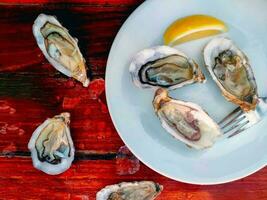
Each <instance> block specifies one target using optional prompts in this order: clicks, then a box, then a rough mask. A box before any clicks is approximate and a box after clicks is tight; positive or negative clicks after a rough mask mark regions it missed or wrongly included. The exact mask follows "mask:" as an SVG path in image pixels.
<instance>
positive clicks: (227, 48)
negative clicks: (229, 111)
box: [204, 38, 258, 111]
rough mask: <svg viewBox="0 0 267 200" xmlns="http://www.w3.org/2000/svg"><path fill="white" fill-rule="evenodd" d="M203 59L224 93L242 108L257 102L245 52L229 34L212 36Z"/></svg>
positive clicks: (229, 99) (254, 85)
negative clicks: (225, 36) (217, 36)
mask: <svg viewBox="0 0 267 200" xmlns="http://www.w3.org/2000/svg"><path fill="white" fill-rule="evenodd" d="M204 60H205V63H206V66H207V69H208V71H209V73H210V74H211V76H212V78H213V80H214V81H215V82H216V84H217V85H218V86H219V88H220V90H221V91H222V94H223V96H224V97H225V98H226V99H227V100H228V101H230V102H232V103H235V104H237V105H239V106H240V107H241V108H242V109H243V110H244V111H251V110H254V109H255V107H256V104H257V102H258V93H257V85H256V81H255V78H254V75H253V71H252V68H251V66H250V64H249V60H248V58H247V56H246V55H245V54H244V53H243V52H242V51H241V50H240V49H239V48H238V47H237V46H236V45H235V44H234V43H233V42H232V41H231V40H230V39H228V38H215V39H213V40H211V41H210V42H209V43H208V44H207V46H206V47H205V48H204Z"/></svg>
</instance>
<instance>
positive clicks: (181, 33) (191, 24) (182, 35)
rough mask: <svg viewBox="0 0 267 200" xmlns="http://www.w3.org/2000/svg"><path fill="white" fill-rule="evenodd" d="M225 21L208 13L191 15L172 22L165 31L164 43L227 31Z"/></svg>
mask: <svg viewBox="0 0 267 200" xmlns="http://www.w3.org/2000/svg"><path fill="white" fill-rule="evenodd" d="M227 30H228V28H227V26H226V25H225V23H224V22H223V21H221V20H219V19H217V18H215V17H212V16H208V15H192V16H188V17H184V18H181V19H178V20H176V21H175V22H173V23H172V24H171V25H170V26H169V27H168V28H167V30H166V31H165V33H164V36H163V39H164V44H165V45H171V46H174V45H178V44H181V43H184V42H189V41H191V40H196V39H200V38H203V37H208V36H212V35H216V34H220V33H224V32H227Z"/></svg>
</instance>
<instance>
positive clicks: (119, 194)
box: [96, 181, 163, 200]
mask: <svg viewBox="0 0 267 200" xmlns="http://www.w3.org/2000/svg"><path fill="white" fill-rule="evenodd" d="M162 190H163V186H161V185H159V184H158V183H154V182H152V181H140V182H132V183H131V182H129V183H126V182H123V183H120V184H116V185H109V186H106V187H105V188H103V189H102V190H100V191H99V192H98V193H97V194H96V200H153V199H155V198H156V197H157V196H158V195H159V194H160V193H161V191H162Z"/></svg>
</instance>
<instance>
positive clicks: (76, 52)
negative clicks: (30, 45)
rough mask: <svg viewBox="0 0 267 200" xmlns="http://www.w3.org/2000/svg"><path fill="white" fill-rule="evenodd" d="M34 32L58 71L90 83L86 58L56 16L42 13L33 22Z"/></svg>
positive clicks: (42, 48)
mask: <svg viewBox="0 0 267 200" xmlns="http://www.w3.org/2000/svg"><path fill="white" fill-rule="evenodd" d="M33 34H34V36H35V39H36V41H37V44H38V46H39V48H40V49H41V50H42V52H43V54H44V55H45V57H46V59H47V60H48V61H49V62H50V63H51V65H53V67H55V68H56V69H57V70H58V71H60V72H61V73H63V74H65V75H66V76H68V77H73V78H75V79H76V80H78V81H80V82H81V83H82V84H83V86H84V87H87V86H88V85H89V79H88V78H87V74H86V66H85V59H84V58H83V56H82V54H81V52H80V49H79V47H78V44H77V42H78V40H77V39H76V38H73V37H72V36H71V35H70V34H69V32H68V30H67V29H66V28H64V27H63V26H62V25H61V24H60V23H59V22H58V21H57V19H56V18H55V17H54V16H49V15H45V14H40V15H39V16H38V17H37V19H36V20H35V22H34V24H33Z"/></svg>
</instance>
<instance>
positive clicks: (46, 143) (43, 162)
mask: <svg viewBox="0 0 267 200" xmlns="http://www.w3.org/2000/svg"><path fill="white" fill-rule="evenodd" d="M69 123H70V114H69V113H61V114H60V115H56V116H54V117H53V118H48V119H47V120H45V121H44V122H43V123H42V124H41V125H40V126H39V127H38V128H37V129H36V130H35V131H34V132H33V134H32V137H31V139H30V141H29V144H28V148H29V150H30V151H31V156H32V162H33V165H34V167H35V168H37V169H39V170H41V171H43V172H45V173H47V174H50V175H56V174H60V173H62V172H64V171H66V170H67V169H68V168H69V167H70V166H71V163H72V161H73V159H74V151H75V150H74V145H73V142H72V138H71V134H70V129H69Z"/></svg>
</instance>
